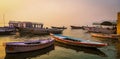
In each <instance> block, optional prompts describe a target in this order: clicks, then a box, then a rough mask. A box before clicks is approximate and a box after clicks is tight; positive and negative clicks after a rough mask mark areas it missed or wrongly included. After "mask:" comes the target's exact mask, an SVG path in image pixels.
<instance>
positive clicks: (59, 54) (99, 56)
mask: <svg viewBox="0 0 120 59" xmlns="http://www.w3.org/2000/svg"><path fill="white" fill-rule="evenodd" d="M63 35H67V36H72V37H76V38H82V39H85V40H93V41H98V42H104V43H108V44H109V46H107V47H102V48H86V47H74V46H68V45H65V44H61V43H58V42H55V44H54V45H52V46H50V47H48V48H45V49H42V50H37V51H32V52H25V53H16V54H6V53H5V44H4V43H5V42H12V41H27V40H33V39H40V38H48V37H49V36H33V37H21V38H18V37H15V36H14V35H10V36H0V59H119V55H120V48H119V47H120V44H119V42H118V40H113V39H101V38H95V37H91V36H90V34H89V33H85V31H84V30H69V29H67V30H64V32H63Z"/></svg>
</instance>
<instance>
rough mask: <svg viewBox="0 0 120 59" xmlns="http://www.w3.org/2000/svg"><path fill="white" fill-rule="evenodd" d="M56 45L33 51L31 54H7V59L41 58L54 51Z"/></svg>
mask: <svg viewBox="0 0 120 59" xmlns="http://www.w3.org/2000/svg"><path fill="white" fill-rule="evenodd" d="M54 49H55V48H54V45H52V46H50V47H47V48H44V49H40V50H36V51H31V52H24V53H14V54H6V57H5V59H31V58H33V57H40V56H41V55H44V54H48V55H49V52H50V51H52V50H54Z"/></svg>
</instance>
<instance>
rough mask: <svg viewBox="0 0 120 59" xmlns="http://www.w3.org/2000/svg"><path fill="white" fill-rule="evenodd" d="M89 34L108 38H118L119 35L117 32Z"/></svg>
mask: <svg viewBox="0 0 120 59" xmlns="http://www.w3.org/2000/svg"><path fill="white" fill-rule="evenodd" d="M91 36H93V37H99V38H109V39H118V38H120V35H117V34H102V33H91Z"/></svg>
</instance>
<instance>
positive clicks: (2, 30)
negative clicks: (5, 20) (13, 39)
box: [0, 27, 14, 35]
mask: <svg viewBox="0 0 120 59" xmlns="http://www.w3.org/2000/svg"><path fill="white" fill-rule="evenodd" d="M13 31H14V29H10V28H5V27H0V35H7V34H11V32H13Z"/></svg>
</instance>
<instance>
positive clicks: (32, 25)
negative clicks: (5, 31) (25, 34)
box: [9, 21, 43, 28]
mask: <svg viewBox="0 0 120 59" xmlns="http://www.w3.org/2000/svg"><path fill="white" fill-rule="evenodd" d="M9 27H20V28H43V24H42V23H36V22H21V21H9Z"/></svg>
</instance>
